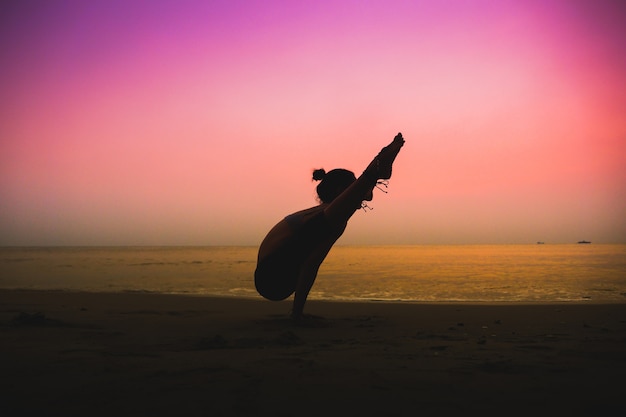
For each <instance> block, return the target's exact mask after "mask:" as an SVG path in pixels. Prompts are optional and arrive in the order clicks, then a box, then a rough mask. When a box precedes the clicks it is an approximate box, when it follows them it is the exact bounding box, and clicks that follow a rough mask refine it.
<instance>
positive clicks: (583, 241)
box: [578, 240, 591, 245]
mask: <svg viewBox="0 0 626 417" xmlns="http://www.w3.org/2000/svg"><path fill="white" fill-rule="evenodd" d="M589 243H591V242H589V241H588V240H581V241H579V242H578V244H579V245H588V244H589Z"/></svg>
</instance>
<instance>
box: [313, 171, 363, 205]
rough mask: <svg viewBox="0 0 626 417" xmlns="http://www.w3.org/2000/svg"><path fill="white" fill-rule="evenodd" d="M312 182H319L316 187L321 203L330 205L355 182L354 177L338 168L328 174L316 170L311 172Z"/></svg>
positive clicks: (350, 172) (349, 172)
mask: <svg viewBox="0 0 626 417" xmlns="http://www.w3.org/2000/svg"><path fill="white" fill-rule="evenodd" d="M313 180H314V181H320V183H319V184H318V185H317V195H318V197H319V199H320V200H321V202H322V203H330V202H331V201H333V200H334V199H335V198H336V197H337V196H338V195H339V194H341V193H342V192H343V191H344V190H345V189H346V188H348V187H349V186H350V185H351V184H352V183H353V182H354V181H356V177H355V176H354V173H353V172H352V171H348V170H347V169H342V168H338V169H333V170H331V171H328V172H326V171H325V170H324V169H316V170H315V171H313Z"/></svg>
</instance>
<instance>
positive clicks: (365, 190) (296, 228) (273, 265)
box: [254, 133, 404, 321]
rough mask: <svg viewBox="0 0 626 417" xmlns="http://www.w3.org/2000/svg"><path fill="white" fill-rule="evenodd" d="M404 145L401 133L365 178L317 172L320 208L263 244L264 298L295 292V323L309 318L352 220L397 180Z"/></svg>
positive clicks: (296, 216) (294, 218)
mask: <svg viewBox="0 0 626 417" xmlns="http://www.w3.org/2000/svg"><path fill="white" fill-rule="evenodd" d="M403 145H404V139H403V138H402V134H401V133H398V134H397V135H396V137H395V138H394V140H393V141H392V142H391V143H390V144H389V145H388V146H386V147H384V148H383V149H382V150H381V151H380V153H379V154H378V155H377V156H376V157H375V158H374V160H373V161H372V162H371V163H370V164H369V165H368V167H367V168H366V169H365V171H363V174H362V175H361V176H360V177H359V178H356V177H355V175H354V174H353V173H352V172H351V171H348V170H345V169H333V170H332V171H329V172H325V171H324V170H323V169H318V170H316V171H314V172H313V179H314V180H316V181H320V183H319V184H318V186H317V194H318V197H319V200H320V205H318V206H315V207H311V208H309V209H306V210H302V211H298V212H296V213H293V214H290V215H289V216H287V217H285V218H284V219H283V220H281V221H280V222H279V223H278V224H277V225H276V226H274V227H273V228H272V230H270V232H269V233H268V234H267V236H266V237H265V239H263V242H262V243H261V246H260V247H259V255H258V260H257V268H256V271H255V273H254V281H255V285H256V289H257V291H258V292H259V294H261V295H262V296H263V297H265V298H267V299H269V300H274V301H279V300H284V299H286V298H287V297H289V296H290V295H291V294H293V293H294V291H295V297H294V300H293V310H292V312H291V317H292V318H293V319H294V320H296V321H299V320H301V319H302V318H303V317H305V316H304V315H303V313H302V312H303V309H304V303H305V302H306V299H307V296H308V295H309V291H310V290H311V287H312V286H313V283H314V282H315V278H316V277H317V271H318V269H319V267H320V265H321V264H322V262H323V261H324V259H325V258H326V255H328V252H329V251H330V248H332V246H333V244H334V243H335V242H336V241H337V239H339V237H340V236H341V235H342V234H343V232H344V230H345V229H346V226H347V224H348V220H349V219H350V217H352V215H353V214H354V212H355V211H357V210H358V209H359V208H361V207H362V204H363V201H371V200H372V191H373V189H374V187H376V185H377V184H378V182H379V180H386V179H389V178H390V177H391V167H392V165H393V161H394V160H395V158H396V156H397V155H398V152H400V148H402V146H403Z"/></svg>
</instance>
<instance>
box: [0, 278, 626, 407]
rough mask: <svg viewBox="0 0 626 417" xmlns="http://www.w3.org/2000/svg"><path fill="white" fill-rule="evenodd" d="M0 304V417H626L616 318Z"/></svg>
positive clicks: (180, 303)
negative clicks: (420, 416)
mask: <svg viewBox="0 0 626 417" xmlns="http://www.w3.org/2000/svg"><path fill="white" fill-rule="evenodd" d="M290 306H291V305H290V302H288V301H285V302H278V303H277V302H270V301H266V300H262V299H260V298H259V299H243V298H235V297H232V298H231V297H204V296H196V295H193V296H188V295H168V294H154V293H85V292H64V291H36V290H26V291H19V290H0V337H1V339H2V343H0V357H1V358H2V369H3V374H4V377H3V382H2V383H1V386H0V397H1V398H2V400H3V403H4V404H5V406H6V407H7V408H5V409H7V410H9V411H10V412H9V414H8V415H12V416H20V415H33V414H35V415H37V414H39V415H65V416H73V415H76V416H79V415H82V416H84V415H90V416H109V415H117V416H131V415H156V416H167V415H186V416H204V415H220V416H231V415H232V416H241V415H243V416H245V415H255V416H256V415H260V416H264V415H268V416H269V415H271V416H277V415H278V416H292V415H293V416H318V415H340V414H341V415H364V416H373V415H415V413H416V412H422V413H425V414H430V415H433V414H437V415H442V414H450V413H459V412H484V413H489V414H495V413H498V414H501V413H502V412H503V410H506V413H507V414H512V415H527V414H528V413H531V412H534V413H537V411H541V413H540V414H548V413H550V414H555V415H597V416H602V415H620V414H624V412H626V405H625V404H624V402H623V400H622V388H621V387H622V380H623V375H624V374H625V373H626V353H625V352H624V346H625V345H626V304H589V303H587V302H584V303H576V304H572V303H556V304H510V303H509V304H484V303H478V304H467V303H405V302H397V303H393V302H391V303H388V302H338V301H321V300H310V302H307V309H306V312H307V313H310V314H315V315H321V316H323V317H324V319H321V320H316V321H313V322H312V323H310V325H309V326H304V327H302V326H295V325H294V324H293V323H292V322H291V321H290V320H289V319H288V317H287V313H288V311H289V309H290Z"/></svg>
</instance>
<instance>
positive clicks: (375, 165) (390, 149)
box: [365, 133, 404, 180]
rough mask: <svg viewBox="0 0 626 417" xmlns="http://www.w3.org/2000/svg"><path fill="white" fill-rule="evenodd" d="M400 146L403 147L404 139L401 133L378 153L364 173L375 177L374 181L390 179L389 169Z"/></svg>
mask: <svg viewBox="0 0 626 417" xmlns="http://www.w3.org/2000/svg"><path fill="white" fill-rule="evenodd" d="M402 146H404V138H403V137H402V133H398V134H397V135H396V137H395V138H393V141H392V142H391V143H390V144H389V145H387V146H385V147H384V148H383V149H382V150H381V151H380V152H379V153H378V155H377V156H376V158H374V160H373V161H372V163H370V165H369V166H368V167H367V168H366V169H365V172H367V173H369V174H372V175H374V176H376V179H380V180H388V179H389V178H391V167H392V165H393V162H394V161H395V159H396V156H398V153H399V152H400V149H401V148H402Z"/></svg>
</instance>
